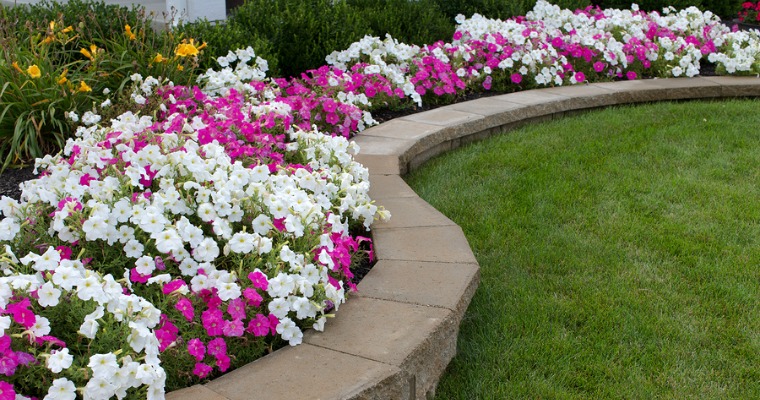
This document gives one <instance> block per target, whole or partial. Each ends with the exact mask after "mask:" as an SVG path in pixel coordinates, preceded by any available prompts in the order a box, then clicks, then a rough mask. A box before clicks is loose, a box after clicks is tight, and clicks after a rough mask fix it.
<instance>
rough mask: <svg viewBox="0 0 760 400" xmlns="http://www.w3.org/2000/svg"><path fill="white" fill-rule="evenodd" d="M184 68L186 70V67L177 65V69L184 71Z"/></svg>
mask: <svg viewBox="0 0 760 400" xmlns="http://www.w3.org/2000/svg"><path fill="white" fill-rule="evenodd" d="M184 70H185V67H183V66H181V65H177V71H184Z"/></svg>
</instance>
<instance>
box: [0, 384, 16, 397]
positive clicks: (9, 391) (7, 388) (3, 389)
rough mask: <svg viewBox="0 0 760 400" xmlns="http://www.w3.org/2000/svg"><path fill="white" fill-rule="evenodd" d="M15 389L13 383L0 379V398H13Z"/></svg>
mask: <svg viewBox="0 0 760 400" xmlns="http://www.w3.org/2000/svg"><path fill="white" fill-rule="evenodd" d="M15 399H16V391H15V390H14V389H13V385H11V384H10V383H8V382H3V381H0V400H15Z"/></svg>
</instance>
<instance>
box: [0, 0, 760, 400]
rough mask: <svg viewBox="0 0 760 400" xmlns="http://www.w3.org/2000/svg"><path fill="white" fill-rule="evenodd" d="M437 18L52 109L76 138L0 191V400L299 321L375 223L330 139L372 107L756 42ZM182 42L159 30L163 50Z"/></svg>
mask: <svg viewBox="0 0 760 400" xmlns="http://www.w3.org/2000/svg"><path fill="white" fill-rule="evenodd" d="M457 22H458V24H459V26H458V28H457V30H456V32H455V34H454V36H453V41H452V42H451V43H444V42H437V43H433V44H429V45H425V46H412V45H406V44H403V43H399V42H398V41H396V40H394V39H393V38H392V37H390V36H388V37H386V39H384V40H380V39H379V38H373V37H365V38H364V39H362V40H361V41H359V42H357V43H354V44H352V45H351V46H350V47H349V48H348V49H346V50H344V51H341V52H334V53H332V54H331V55H330V56H328V57H327V61H328V64H329V65H326V66H323V67H321V68H318V69H316V70H311V71H308V72H307V73H304V74H302V75H301V76H300V77H295V78H289V79H281V78H274V79H270V78H267V77H266V71H267V68H268V64H267V62H266V61H265V60H263V59H261V58H258V57H256V54H255V53H254V51H253V50H252V49H250V48H248V49H239V50H236V51H234V52H233V51H230V52H229V53H228V54H227V55H226V56H224V57H220V58H219V59H218V60H217V61H218V63H219V65H220V67H221V69H220V70H208V71H206V72H205V73H203V74H201V75H200V76H199V77H198V84H199V86H197V87H190V86H184V85H178V84H176V83H175V82H172V81H170V80H163V81H162V80H160V79H157V78H153V77H150V76H149V77H143V76H142V75H140V74H134V75H132V76H131V77H130V80H131V82H132V83H131V85H132V90H131V93H130V94H129V95H128V96H126V97H125V99H124V100H125V101H123V102H121V103H123V104H121V106H122V107H125V108H127V109H129V111H127V112H124V113H121V114H119V115H118V116H115V117H114V118H112V119H110V120H109V121H106V120H107V119H108V118H103V116H102V114H99V113H97V112H95V111H87V112H84V113H83V114H82V115H81V116H79V115H78V114H76V113H70V116H71V118H73V119H75V120H77V121H79V122H81V124H82V126H80V127H79V128H78V129H77V131H76V138H75V139H70V140H69V141H68V142H67V143H66V145H65V146H64V150H63V153H62V154H59V155H56V156H45V157H44V158H41V159H38V160H37V163H36V166H37V168H38V169H39V170H41V175H42V176H41V177H40V178H39V179H37V180H35V181H31V182H27V183H25V184H24V186H23V195H22V200H21V201H20V202H18V201H15V200H12V199H9V198H7V197H3V198H2V199H1V200H0V211H2V215H3V216H4V217H5V218H4V219H3V220H2V221H0V241H3V242H4V243H3V247H2V259H1V260H0V269H1V270H2V272H3V275H4V276H2V277H0V374H1V375H3V377H4V381H3V382H2V383H0V399H4V398H9V397H8V396H15V395H16V394H18V395H19V396H21V397H25V396H26V397H36V398H43V399H49V400H52V399H58V398H61V399H72V398H75V397H76V396H77V395H78V394H81V395H82V396H83V397H85V398H110V397H112V396H116V397H118V398H124V397H130V398H133V397H134V398H137V397H146V396H147V397H149V398H161V397H162V396H163V393H164V390H166V389H173V388H177V387H182V386H184V385H185V384H189V383H193V382H197V381H199V380H201V379H206V378H209V377H212V376H215V375H216V374H219V373H221V372H224V371H227V370H229V369H230V368H232V367H234V366H236V365H240V364H242V363H245V362H247V361H249V360H251V359H253V358H255V357H256V356H259V355H261V354H264V353H265V352H266V351H269V350H271V348H272V347H273V346H275V345H276V344H277V343H278V342H287V343H289V344H290V345H296V344H298V343H300V342H301V340H302V335H303V333H302V332H303V329H304V328H309V327H311V328H314V329H317V330H321V329H322V328H323V326H324V324H325V321H326V319H327V318H328V317H329V316H330V315H332V312H333V311H337V310H338V308H339V307H340V305H341V304H342V303H343V302H344V301H345V296H346V293H345V290H346V288H349V289H351V288H353V282H352V281H351V278H352V277H353V274H352V272H351V269H350V267H351V265H352V261H353V259H354V258H355V257H356V256H357V255H359V254H361V252H362V251H361V250H360V245H361V244H362V243H363V242H367V241H368V239H366V238H363V237H361V236H358V235H357V234H356V230H355V229H353V228H356V227H361V226H363V227H364V228H368V227H369V226H370V224H371V223H372V222H373V221H374V220H375V219H376V218H385V217H387V213H386V212H385V211H384V210H382V209H378V207H377V206H375V205H374V204H373V203H372V202H371V200H370V199H369V197H368V195H367V193H368V189H369V183H368V181H367V178H368V172H367V170H366V169H365V168H363V167H362V166H361V165H359V164H357V163H356V162H354V161H353V159H352V157H351V153H352V152H355V151H356V150H357V148H356V145H355V144H353V143H350V142H348V141H347V138H348V137H349V136H350V135H353V134H355V133H356V132H359V131H361V130H363V129H364V128H365V127H366V126H369V125H372V124H374V123H375V121H374V120H373V118H372V115H371V113H370V112H371V111H372V110H374V109H376V108H378V107H387V106H389V105H390V106H392V105H394V104H402V103H404V102H410V101H411V102H414V103H416V104H422V102H423V101H436V100H439V99H450V98H453V97H456V96H461V95H463V94H465V93H466V92H467V91H472V90H491V89H494V88H496V89H500V90H505V91H511V90H517V89H520V88H526V87H536V86H559V85H564V84H578V83H582V82H586V81H597V80H614V79H637V78H639V77H643V76H664V77H667V76H682V75H683V76H694V75H696V74H698V73H699V66H700V60H703V59H704V58H707V59H708V60H709V61H711V62H715V63H716V64H718V66H719V71H722V72H726V73H758V72H760V68H759V67H758V65H759V64H758V55H757V52H758V49H760V46H758V33H757V32H749V33H747V32H732V31H731V30H730V29H729V28H727V27H726V26H724V25H722V24H720V22H719V20H718V19H717V18H716V17H714V16H713V15H712V14H711V13H709V12H705V13H703V12H701V11H699V10H697V9H696V8H689V9H686V10H682V11H679V12H676V11H675V10H673V9H666V10H664V12H663V14H662V15H660V14H658V13H644V12H640V11H638V10H637V9H636V8H633V9H631V10H600V9H598V8H591V7H589V8H586V9H584V10H577V11H575V12H571V11H569V10H561V9H559V7H556V6H552V5H551V4H549V3H547V2H545V1H538V2H537V4H536V6H535V8H534V10H533V11H532V12H529V13H528V14H527V15H526V16H525V17H518V18H514V19H510V20H506V21H498V20H492V19H487V18H484V17H482V16H480V15H474V16H473V17H472V18H470V19H465V18H464V17H461V16H460V17H458V18H457ZM130 34H132V35H136V33H135V32H133V31H132V30H131V29H126V30H125V35H127V40H131V39H130V37H131V36H129V35H130ZM96 49H97V48H96ZM198 50H199V47H198V46H196V45H195V43H194V42H193V41H190V40H187V41H184V42H181V43H179V44H178V45H177V46H176V48H175V49H174V53H175V58H176V59H182V58H188V57H194V56H195V55H197V52H198ZM81 53H82V54H83V55H84V56H86V57H87V53H89V54H90V57H92V58H93V59H95V58H97V55H96V54H98V53H97V51H92V50H91V49H84V51H81ZM91 61H95V60H91ZM155 62H162V61H161V60H158V57H156V60H155ZM19 69H21V70H22V71H23V72H24V73H26V74H27V75H28V76H29V77H30V78H31V79H39V77H36V78H35V76H38V75H39V76H42V75H43V72H42V71H41V69H40V68H39V66H38V68H37V69H35V68H33V66H28V67H27V68H26V69H23V68H19ZM107 103H108V102H106V103H103V104H101V107H102V108H106V109H109V108H110V107H111V106H109V104H107ZM19 257H20V258H19ZM231 347H234V348H235V353H234V354H232V353H231V352H229V351H228V349H229V348H231ZM106 376H108V377H110V378H109V379H105V377H106ZM3 396H5V397H3Z"/></svg>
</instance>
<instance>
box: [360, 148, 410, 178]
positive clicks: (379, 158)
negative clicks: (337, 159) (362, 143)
mask: <svg viewBox="0 0 760 400" xmlns="http://www.w3.org/2000/svg"><path fill="white" fill-rule="evenodd" d="M354 160H356V162H358V163H360V164H362V165H364V166H365V167H367V168H368V169H369V172H370V174H384V175H404V174H406V163H401V161H400V160H399V158H398V156H393V155H377V154H364V153H359V154H357V155H355V156H354Z"/></svg>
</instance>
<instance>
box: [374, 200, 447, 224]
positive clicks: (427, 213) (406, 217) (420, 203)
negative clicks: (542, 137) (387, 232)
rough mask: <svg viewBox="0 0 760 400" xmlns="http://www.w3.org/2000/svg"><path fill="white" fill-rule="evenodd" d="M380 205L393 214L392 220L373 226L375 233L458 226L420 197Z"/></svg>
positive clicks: (383, 202)
mask: <svg viewBox="0 0 760 400" xmlns="http://www.w3.org/2000/svg"><path fill="white" fill-rule="evenodd" d="M380 204H381V205H382V206H383V207H385V208H386V209H387V210H388V211H390V212H391V219H390V220H389V221H387V222H377V223H375V224H373V225H372V229H373V230H374V231H379V230H384V229H396V228H409V227H421V226H456V224H455V223H454V222H453V221H451V220H450V219H448V218H446V216H445V215H443V214H441V212H440V211H438V210H436V209H435V208H434V207H433V206H431V205H430V204H428V203H427V202H426V201H425V200H422V199H421V198H419V197H401V198H386V199H383V201H382V202H380Z"/></svg>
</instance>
